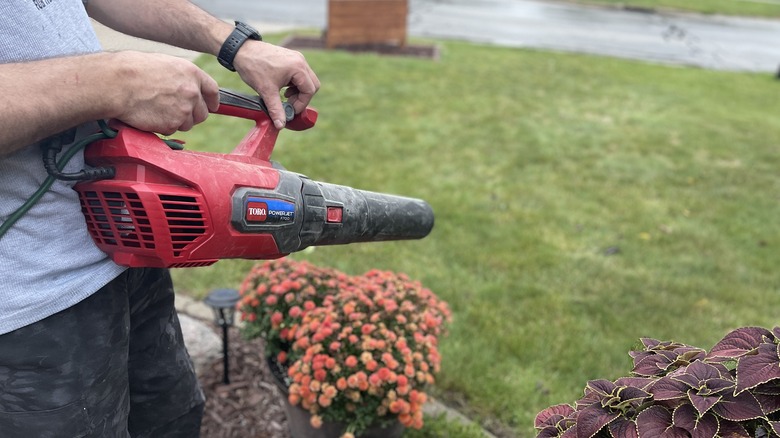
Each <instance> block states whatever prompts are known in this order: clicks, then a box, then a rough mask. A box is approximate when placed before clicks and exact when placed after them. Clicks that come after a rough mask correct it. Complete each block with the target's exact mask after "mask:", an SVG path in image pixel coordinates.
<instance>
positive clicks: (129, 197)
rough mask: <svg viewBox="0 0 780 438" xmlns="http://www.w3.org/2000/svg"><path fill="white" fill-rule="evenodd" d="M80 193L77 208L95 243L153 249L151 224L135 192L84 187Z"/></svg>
mask: <svg viewBox="0 0 780 438" xmlns="http://www.w3.org/2000/svg"><path fill="white" fill-rule="evenodd" d="M80 195H81V196H80V199H81V211H82V212H83V213H84V217H85V219H86V221H87V229H88V230H89V232H90V234H91V235H92V238H93V239H95V242H96V243H98V244H103V245H113V246H118V247H125V248H146V249H154V247H155V246H154V235H153V234H152V226H151V224H150V223H149V218H148V216H147V214H146V210H145V209H144V206H143V204H142V203H141V201H140V199H139V198H138V195H137V194H135V193H132V192H128V193H121V192H95V191H85V192H81V193H80Z"/></svg>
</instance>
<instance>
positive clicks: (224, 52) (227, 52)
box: [217, 21, 263, 71]
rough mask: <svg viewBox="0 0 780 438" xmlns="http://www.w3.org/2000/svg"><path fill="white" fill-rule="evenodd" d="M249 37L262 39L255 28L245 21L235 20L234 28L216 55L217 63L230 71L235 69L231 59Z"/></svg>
mask: <svg viewBox="0 0 780 438" xmlns="http://www.w3.org/2000/svg"><path fill="white" fill-rule="evenodd" d="M249 39H252V40H257V41H263V37H262V36H260V34H259V33H258V32H257V30H255V28H253V27H252V26H250V25H248V24H246V23H242V22H240V21H236V27H235V29H233V32H231V33H230V36H229V37H227V39H226V40H225V42H224V43H223V44H222V48H220V49H219V55H218V56H217V60H219V63H220V64H222V66H223V67H225V68H226V69H228V70H230V71H236V68H235V67H233V60H234V59H236V53H238V49H240V48H241V46H242V45H243V44H244V43H245V42H246V40H249Z"/></svg>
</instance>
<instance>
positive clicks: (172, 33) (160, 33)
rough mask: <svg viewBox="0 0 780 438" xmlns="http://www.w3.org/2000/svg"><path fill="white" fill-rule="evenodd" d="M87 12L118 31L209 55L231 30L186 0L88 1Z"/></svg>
mask: <svg viewBox="0 0 780 438" xmlns="http://www.w3.org/2000/svg"><path fill="white" fill-rule="evenodd" d="M87 12H89V14H90V16H91V17H92V18H94V19H95V20H97V21H99V22H101V23H102V24H104V25H106V26H108V27H111V28H113V29H114V30H117V31H119V32H122V33H125V34H128V35H132V36H135V37H138V38H144V39H148V40H152V41H158V42H161V43H166V44H170V45H173V46H177V47H181V48H184V49H189V50H195V51H198V52H202V53H210V54H212V55H216V54H217V53H219V49H220V47H221V46H222V43H223V42H224V41H225V39H227V37H228V35H230V32H231V31H232V29H233V26H232V24H228V23H225V22H223V21H221V20H219V19H217V18H215V17H214V16H212V15H211V14H209V13H208V12H206V11H204V10H203V9H201V8H199V7H198V6H196V5H194V4H193V3H191V2H189V1H188V0H89V2H88V3H87Z"/></svg>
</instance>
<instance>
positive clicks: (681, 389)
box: [650, 376, 689, 400]
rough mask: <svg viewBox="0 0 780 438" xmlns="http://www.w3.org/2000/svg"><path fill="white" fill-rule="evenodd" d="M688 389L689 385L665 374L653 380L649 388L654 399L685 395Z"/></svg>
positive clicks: (670, 398)
mask: <svg viewBox="0 0 780 438" xmlns="http://www.w3.org/2000/svg"><path fill="white" fill-rule="evenodd" d="M688 389H689V387H688V385H686V384H685V383H683V382H681V381H679V380H676V379H673V378H671V377H670V376H666V377H662V378H661V379H659V380H658V381H657V382H655V384H653V386H652V388H650V392H652V393H653V398H654V399H656V400H675V399H680V398H684V397H686V396H687V395H688Z"/></svg>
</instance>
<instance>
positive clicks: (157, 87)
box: [113, 52, 219, 135]
mask: <svg viewBox="0 0 780 438" xmlns="http://www.w3.org/2000/svg"><path fill="white" fill-rule="evenodd" d="M113 56H114V58H115V61H113V62H114V63H115V65H117V66H118V70H119V72H118V73H117V76H118V79H119V84H120V85H119V89H118V90H117V94H118V100H117V102H116V110H117V111H118V113H116V114H115V115H113V117H114V118H116V119H119V120H121V121H123V122H125V123H127V124H128V125H131V126H133V127H135V128H137V129H140V130H143V131H153V132H159V133H161V134H165V135H170V134H173V133H174V132H176V131H188V130H189V129H191V128H192V127H193V126H194V125H196V124H198V123H200V122H202V121H204V120H206V118H207V117H208V115H209V111H216V110H217V108H219V86H218V85H217V83H216V81H214V79H212V78H211V77H210V76H209V75H207V74H206V73H205V72H204V71H203V70H201V69H200V68H198V67H197V66H195V64H193V63H191V62H189V61H186V60H183V59H179V58H176V57H172V56H167V55H158V54H149V53H138V52H117V53H114V54H113Z"/></svg>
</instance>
